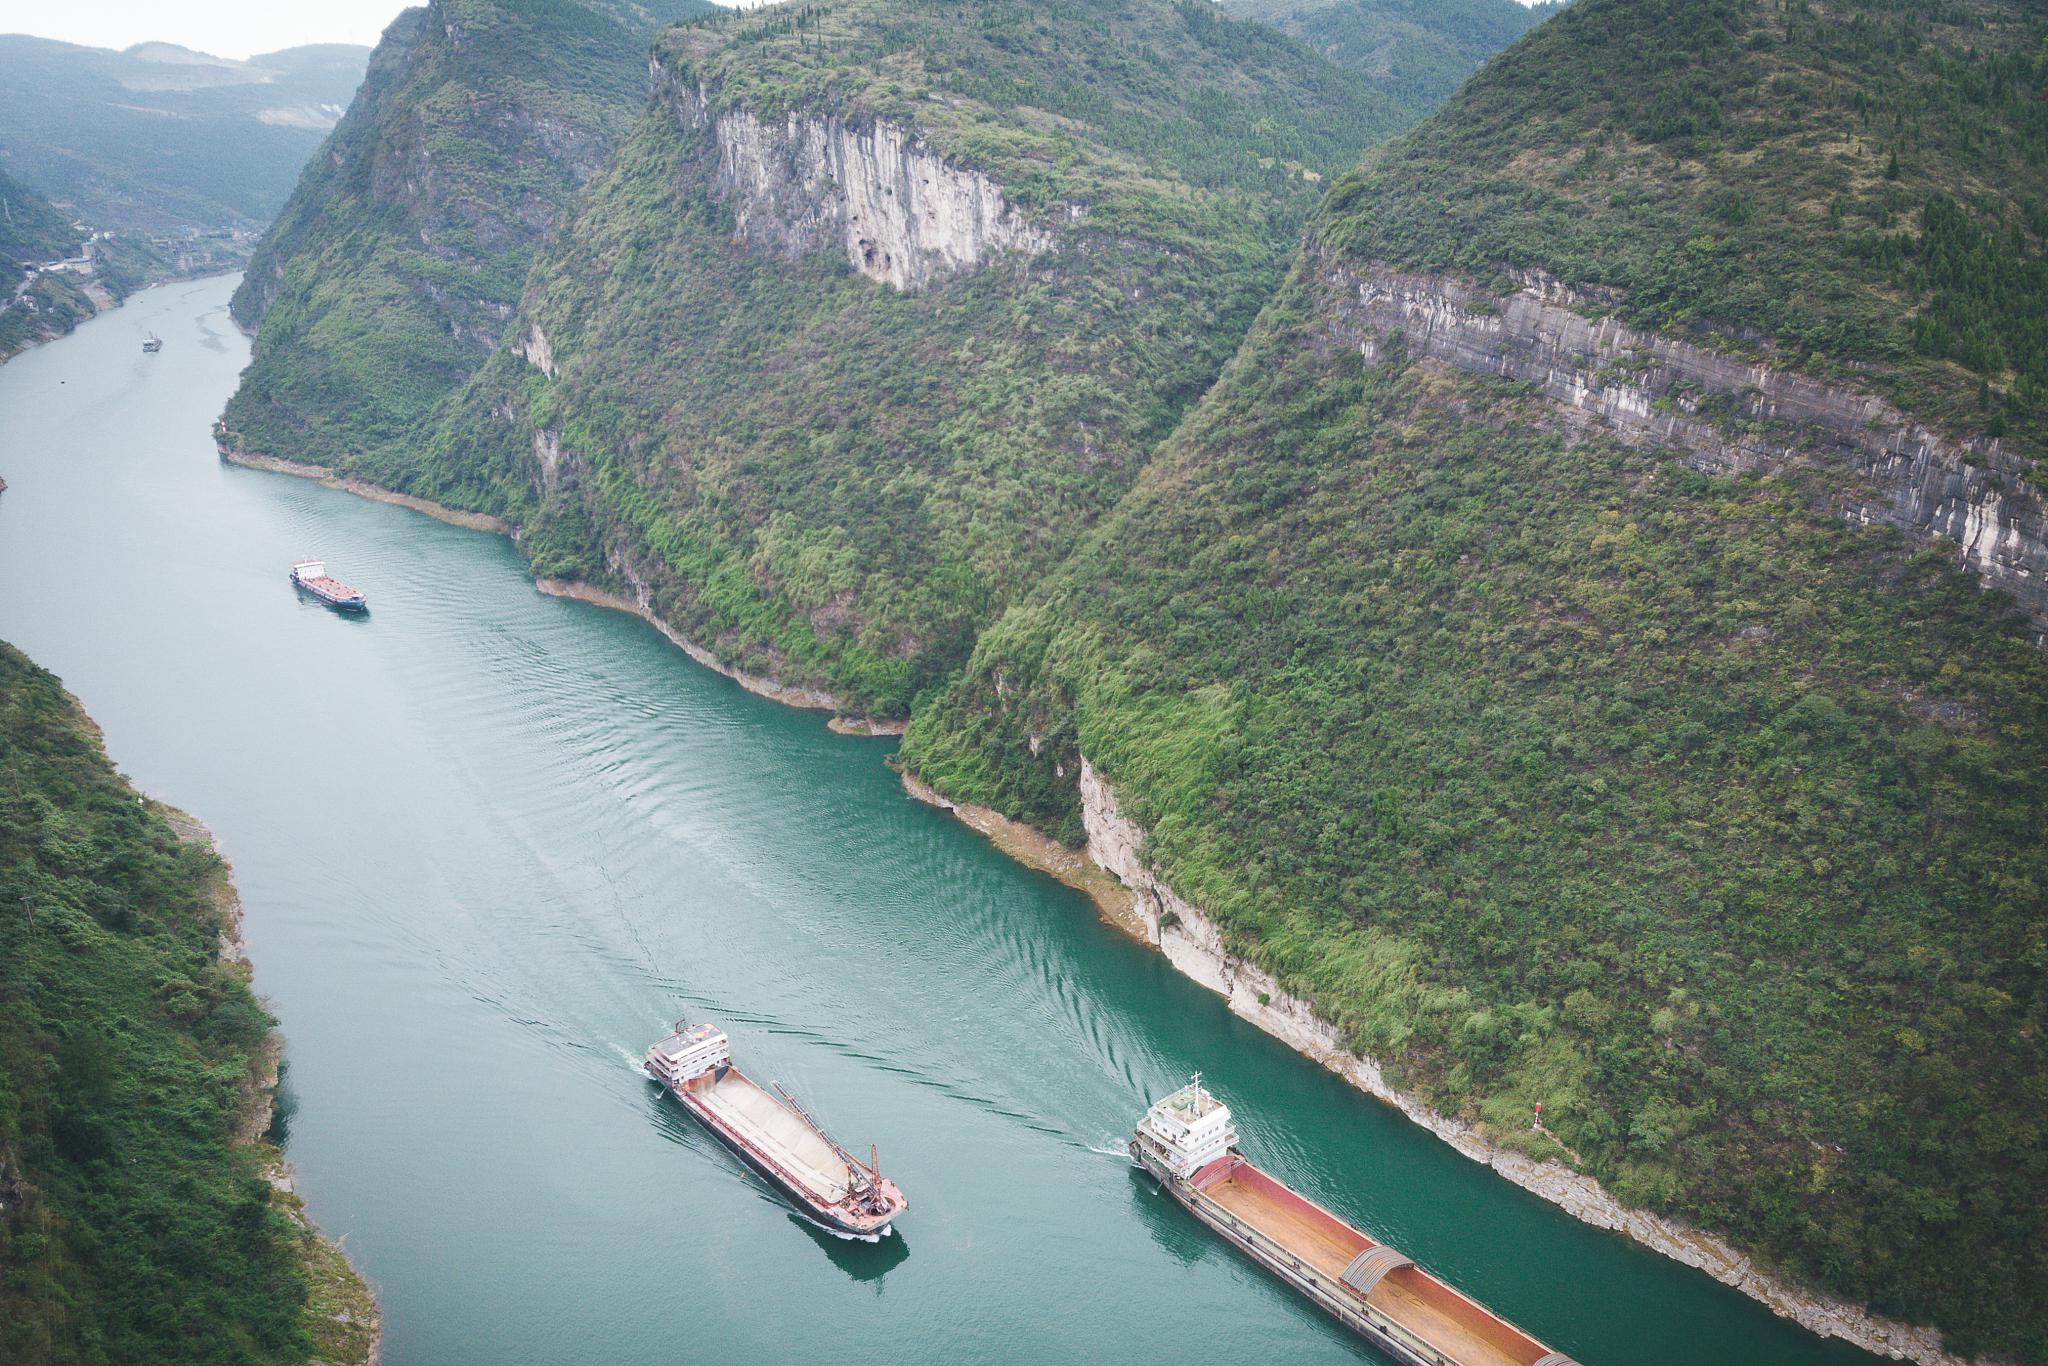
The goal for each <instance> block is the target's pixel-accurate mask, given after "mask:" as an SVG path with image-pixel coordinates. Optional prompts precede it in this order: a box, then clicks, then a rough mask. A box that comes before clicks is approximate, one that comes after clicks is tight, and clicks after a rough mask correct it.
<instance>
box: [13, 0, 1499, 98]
mask: <svg viewBox="0 0 2048 1366" xmlns="http://www.w3.org/2000/svg"><path fill="white" fill-rule="evenodd" d="M408 3H419V0H0V33H33V34H35V35H36V36H37V37H40V38H61V39H63V40H64V41H65V42H67V43H85V44H87V45H89V46H92V47H113V48H122V47H128V46H131V45H132V44H135V43H143V42H151V41H162V42H169V43H181V44H183V45H184V46H186V47H190V48H197V49H199V50H200V51H201V52H211V53H213V54H214V55H215V56H217V57H247V56H250V55H251V54H253V53H257V52H275V51H277V50H278V49H279V48H281V47H296V46H298V45H299V44H300V43H361V44H362V45H363V46H365V47H369V46H371V45H373V44H374V43H376V41H377V35H378V34H380V33H382V32H383V31H384V26H385V25H386V24H388V23H390V22H391V20H392V16H394V15H396V14H397V13H398V12H399V11H400V10H402V9H404V8H405V7H406V5H407V4H408ZM725 3H727V4H731V3H734V0H725ZM1523 3H1524V4H1527V3H1529V0H1523ZM4 79H5V73H0V80H4Z"/></svg>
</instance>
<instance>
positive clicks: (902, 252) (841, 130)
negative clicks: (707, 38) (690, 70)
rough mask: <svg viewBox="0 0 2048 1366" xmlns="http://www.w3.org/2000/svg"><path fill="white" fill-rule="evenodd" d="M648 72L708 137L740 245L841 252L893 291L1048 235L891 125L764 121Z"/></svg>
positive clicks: (721, 198)
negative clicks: (715, 151)
mask: <svg viewBox="0 0 2048 1366" xmlns="http://www.w3.org/2000/svg"><path fill="white" fill-rule="evenodd" d="M653 74H654V82H655V89H656V92H657V94H658V95H660V96H662V97H664V98H666V100H667V101H668V103H669V104H670V106H671V107H672V108H673V109H674V110H675V113H676V117H677V119H678V120H679V121H680V122H681V123H682V124H683V126H685V127H687V128H689V129H691V130H693V131H697V132H702V133H708V134H709V136H710V138H711V139H712V141H713V142H714V143H715V144H716V147H717V157H718V168H717V171H716V174H715V176H714V177H713V179H712V182H711V184H712V188H711V194H712V197H713V199H715V200H716V201H717V202H719V203H721V204H723V205H724V206H725V207H726V209H727V210H728V211H729V212H730V213H731V214H732V217H733V223H734V235H735V236H736V237H737V238H738V239H739V240H740V241H742V242H745V243H746V244H747V245H749V246H750V247H753V248H755V249H757V250H763V251H772V252H780V253H782V254H784V255H789V256H794V255H796V254H798V253H800V252H806V251H830V250H839V251H843V252H844V253H845V255H846V260H847V264H849V265H851V266H852V267H853V268H854V269H855V270H857V271H859V272H860V273H861V274H863V275H865V276H867V277H868V278H869V279H871V280H875V281H879V282H881V283H884V284H888V285H892V286H894V287H895V288H897V289H899V290H904V289H916V288H920V287H922V286H924V285H928V284H930V283H931V282H932V281H933V280H935V279H939V278H942V277H944V276H948V275H957V274H960V273H962V272H965V271H970V270H973V269H975V268H976V267H978V266H979V265H981V264H982V262H983V261H984V260H986V259H987V258H988V257H989V256H990V255H992V254H993V253H995V252H998V251H1015V252H1019V253H1022V254H1024V255H1027V256H1029V255H1036V254H1038V253H1040V252H1044V251H1050V250H1051V249H1052V247H1053V241H1054V239H1053V235H1052V233H1051V232H1050V231H1048V230H1046V229H1044V228H1042V227H1037V226H1034V225H1032V224H1031V223H1029V222H1027V221H1025V219H1024V217H1023V215H1021V214H1020V213H1019V212H1018V211H1017V210H1016V208H1015V207H1013V206H1012V205H1010V204H1008V203H1007V202H1006V201H1005V200H1004V198H1003V188H1002V186H1000V185H998V184H996V183H995V182H994V181H993V180H991V179H990V178H989V177H988V176H986V175H984V174H983V173H982V172H980V171H978V170H975V169H973V168H972V167H966V166H958V165H954V164H951V163H949V162H948V161H947V160H946V159H945V158H944V157H942V156H940V155H939V154H938V153H936V152H934V151H933V150H932V149H931V148H930V147H929V146H927V145H926V143H925V141H924V139H922V138H921V137H919V136H918V135H917V134H916V133H914V132H912V131H910V130H908V129H906V128H904V127H903V126H902V125H901V124H899V123H895V122H892V121H890V120H887V119H879V118H869V119H867V120H865V121H863V122H854V121H850V120H849V119H848V118H847V117H846V116H845V115H843V114H840V113H837V112H830V111H824V110H819V111H809V112H806V111H799V110H796V109H791V110H788V111H786V112H785V113H784V114H783V115H782V117H780V118H779V119H767V120H764V119H762V118H761V117H760V116H759V115H757V114H755V113H754V112H753V111H752V110H750V109H747V108H744V107H737V106H735V107H729V108H719V107H718V105H717V104H716V103H715V101H714V99H713V97H712V96H711V95H710V94H709V93H708V92H707V91H706V90H705V89H704V87H703V86H701V85H698V86H695V87H689V86H684V85H683V84H682V83H680V82H678V81H677V80H675V79H674V78H673V77H671V76H670V75H669V74H668V73H667V72H666V71H665V70H664V69H663V68H662V66H661V64H660V62H659V61H656V62H655V63H653Z"/></svg>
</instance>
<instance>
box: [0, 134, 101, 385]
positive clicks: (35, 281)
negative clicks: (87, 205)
mask: <svg viewBox="0 0 2048 1366" xmlns="http://www.w3.org/2000/svg"><path fill="white" fill-rule="evenodd" d="M84 237H85V235H84V234H83V233H81V232H79V231H78V230H77V229H75V228H73V227H72V226H71V220H70V219H69V218H67V217H66V216H65V215H64V214H63V213H61V212H59V211H58V210H57V209H56V208H55V207H53V206H52V205H51V203H50V201H49V200H47V199H45V198H43V196H41V195H39V194H37V193H36V192H35V191H34V190H32V189H30V188H29V187H28V186H26V185H24V184H22V183H21V182H20V181H18V180H14V179H11V178H9V177H8V176H7V175H6V174H5V173H0V291H4V292H0V361H4V360H6V359H7V358H8V357H9V356H12V355H14V354H15V353H16V352H18V351H20V350H22V349H23V348H24V347H27V346H31V345H34V344H35V343H36V342H39V341H41V340H43V339H44V338H46V337H52V336H56V335H58V334H60V333H63V332H68V331H70V330H71V329H72V328H73V327H75V326H77V325H78V323H79V322H80V321H81V320H83V319H85V318H89V317H91V316H92V312H93V308H92V301H91V300H90V299H88V298H86V297H85V293H84V291H83V290H81V289H80V288H79V286H78V282H77V281H76V280H75V279H73V278H72V277H70V276H68V275H65V274H62V273H60V272H50V271H41V270H37V269H35V267H36V266H37V265H39V264H41V263H43V262H47V261H55V260H62V259H63V258H65V257H67V256H72V255H75V254H76V253H77V252H78V251H80V250H81V248H82V246H83V243H84Z"/></svg>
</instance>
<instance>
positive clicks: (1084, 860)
mask: <svg viewBox="0 0 2048 1366" xmlns="http://www.w3.org/2000/svg"><path fill="white" fill-rule="evenodd" d="M902 778H903V786H904V789H905V790H906V791H907V792H909V794H910V795H911V796H912V797H914V798H916V799H917V800H918V801H921V802H926V803H928V804H930V805H932V806H936V807H939V808H941V809H943V810H946V811H950V812H952V813H953V815H954V816H956V817H957V818H959V819H960V820H961V821H962V822H963V823H965V824H966V825H967V826H969V827H970V828H971V829H974V830H976V831H978V832H979V833H981V834H983V835H985V836H987V837H988V839H989V840H990V841H991V842H992V843H994V844H995V846H996V847H997V848H998V849H1000V850H1002V851H1003V853H1005V854H1007V855H1009V856H1010V857H1011V858H1013V859H1016V860H1017V861H1018V862H1020V863H1023V864H1025V865H1026V866H1027V867H1031V868H1035V869H1037V870H1038V871H1040V872H1043V873H1046V874H1049V875H1050V876H1052V877H1053V878H1055V879H1057V880H1058V881H1060V882H1063V883H1065V884H1066V885H1067V886H1069V887H1072V888H1074V889H1075V890H1077V891H1080V892H1082V893H1085V894H1086V895H1087V896H1088V897H1089V898H1090V899H1091V900H1092V901H1094V902H1095V904H1096V906H1097V907H1098V908H1099V909H1100V910H1101V912H1102V915H1103V918H1104V919H1105V920H1107V921H1109V922H1110V923H1111V924H1113V925H1115V926H1116V927H1117V928H1118V929H1120V930H1123V931H1124V932H1125V933H1127V934H1132V935H1133V936H1135V937H1137V938H1139V939H1141V940H1143V941H1144V942H1145V943H1148V944H1150V945H1151V946H1152V947H1154V948H1155V949H1157V950H1159V952H1160V953H1161V954H1162V955H1164V957H1165V958H1166V960H1167V961H1168V962H1169V963H1171V964H1172V965H1173V967H1174V968H1175V970H1177V971H1178V972H1180V973H1181V974H1182V975H1184V976H1186V977H1188V978H1190V979H1191V980H1193V981H1195V982H1197V983H1199V984H1201V985H1202V986H1204V987H1206V988H1208V989H1209V990H1210V991H1213V992H1215V993H1216V994H1217V995H1219V996H1222V997H1223V998H1224V1000H1225V1001H1227V1002H1228V1003H1229V1005H1230V1010H1231V1013H1232V1014H1234V1015H1236V1016H1238V1017H1239V1018H1240V1019H1243V1020H1245V1021H1246V1022H1248V1023H1250V1024H1253V1025H1256V1026H1257V1027H1258V1028H1259V1029H1261V1030H1263V1031H1264V1032H1266V1033H1267V1034H1270V1035H1272V1036H1273V1037H1274V1038H1276V1039H1279V1040H1280V1041H1281V1042H1282V1043H1285V1044H1286V1045H1287V1046H1288V1047H1290V1048H1292V1049H1294V1050H1295V1051H1296V1052H1297V1053H1300V1054H1301V1055H1302V1056H1304V1057H1306V1058H1310V1059H1312V1060H1313V1061H1315V1062H1316V1063H1317V1064H1319V1065H1321V1066H1322V1067H1325V1068H1327V1069H1328V1070H1330V1071H1331V1072H1334V1073H1336V1074H1337V1075H1338V1076H1340V1077H1342V1078H1344V1080H1346V1081H1347V1082H1349V1083H1350V1084H1351V1085H1353V1086H1355V1087H1357V1088H1358V1089H1359V1090H1361V1091H1364V1092H1365V1093H1367V1094H1368V1095H1371V1096H1373V1097H1374V1098H1375V1099H1378V1100H1381V1101H1384V1102H1386V1103H1387V1104H1389V1105H1391V1106H1393V1107H1394V1108H1395V1109H1397V1110H1399V1111H1400V1112H1401V1113H1402V1114H1403V1115H1405V1116H1406V1117H1407V1118H1408V1119H1409V1120H1411V1121H1413V1122H1414V1123H1415V1124H1417V1125H1420V1126H1421V1127H1422V1128H1424V1129H1427V1130H1428V1131H1429V1132H1430V1133H1431V1134H1434V1135H1435V1136H1436V1137H1437V1138H1439V1139H1441V1140H1443V1141H1444V1142H1445V1143H1447V1144H1449V1145H1450V1146H1451V1147H1453V1148H1455V1149H1457V1151H1458V1152H1460V1153H1462V1154H1463V1155H1464V1156H1466V1157H1468V1158H1471V1159H1472V1160H1473V1161H1474V1162H1478V1163H1481V1164H1482V1165H1484V1166H1486V1167H1489V1168H1491V1169H1492V1170H1493V1171H1494V1172H1495V1173H1497V1174H1498V1175H1500V1176H1501V1177H1503V1178H1505V1179H1506V1180H1508V1181H1511V1182H1513V1183H1514V1184H1515V1185H1517V1186H1520V1187H1521V1188H1522V1189H1524V1190H1526V1191H1529V1192H1530V1193H1531V1194H1533V1195H1536V1196H1539V1197H1541V1198H1542V1199H1544V1200H1547V1201H1549V1202H1550V1203H1551V1204H1553V1205H1556V1206H1557V1207H1558V1208H1559V1209H1562V1210H1563V1211H1564V1212H1565V1213H1567V1214H1569V1215H1571V1216H1572V1217H1573V1218H1574V1219H1578V1220H1580V1221H1582V1222H1584V1223H1588V1224H1592V1225H1594V1226H1595V1227H1598V1228H1604V1229H1609V1230H1612V1231H1614V1232H1616V1233H1621V1234H1623V1235H1625V1236H1627V1237H1628V1238H1629V1239H1630V1240H1631V1241H1633V1242H1636V1243H1639V1244H1641V1245H1642V1246H1644V1247H1646V1248H1649V1249H1650V1250H1652V1251H1654V1252H1659V1253H1662V1254H1663V1255H1664V1256H1666V1257H1670V1258H1672V1259H1673V1260H1675V1261H1678V1262H1682V1263H1684V1264H1685V1265H1687V1266H1690V1267H1694V1268H1696V1269H1698V1270H1700V1271H1704V1272H1706V1273H1707V1274H1708V1275H1709V1276H1712V1277H1713V1278H1714V1279H1715V1280H1717V1281H1719V1282H1721V1283H1722V1284H1723V1285H1726V1286H1729V1287H1731V1288H1733V1289H1735V1290H1739V1291H1741V1292H1742V1293H1743V1294H1745V1295H1747V1296H1749V1297H1750V1298H1751V1299H1753V1300H1756V1301H1757V1302H1758V1303H1760V1304H1763V1305H1765V1306H1766V1307H1768V1308H1769V1309H1770V1310H1771V1312H1773V1313H1775V1314H1777V1315H1779V1316H1780V1317H1782V1318H1787V1319H1790V1320H1792V1321H1793V1322H1795V1323H1797V1324H1799V1325H1800V1326H1801V1327H1803V1328H1805V1329H1807V1330H1808V1331H1810V1332H1813V1333H1817V1334H1819V1335H1820V1336H1822V1337H1833V1338H1840V1339H1842V1340H1843V1341H1845V1342H1850V1343H1853V1344H1855V1345H1856V1346H1858V1347H1861V1348H1863V1349H1864V1350H1865V1351H1868V1352H1873V1353H1875V1354H1877V1355H1879V1356H1884V1357H1890V1358H1892V1359H1893V1360H1902V1361H1913V1362H1917V1363H1919V1366H1972V1363H1971V1362H1970V1361H1969V1360H1968V1359H1966V1358H1963V1357H1959V1356H1956V1355H1955V1354H1954V1353H1952V1352H1949V1351H1948V1350H1947V1349H1946V1348H1945V1347H1944V1346H1943V1345H1942V1336H1941V1333H1940V1331H1939V1330H1937V1329H1934V1328H1929V1327H1925V1326H1921V1325H1917V1324H1909V1323H1901V1322H1899V1321H1897V1320H1893V1319H1887V1318H1884V1317H1882V1316H1880V1315H1877V1314H1874V1313H1871V1312H1870V1311H1869V1310H1867V1309H1865V1308H1863V1307H1862V1306H1860V1305H1855V1304H1851V1303H1849V1302H1848V1301H1846V1300H1841V1299H1837V1298H1835V1297H1833V1296H1830V1295H1827V1294H1824V1293H1821V1292H1818V1291H1812V1290H1807V1289H1804V1288H1802V1287H1800V1286H1797V1285H1793V1284H1790V1283H1788V1282H1786V1281H1782V1280H1779V1279H1776V1278H1775V1277H1773V1276H1771V1275H1770V1274H1769V1273H1767V1272H1765V1271H1763V1270H1762V1269H1760V1268H1759V1267H1757V1265H1756V1264H1755V1263H1754V1262H1752V1261H1751V1260H1750V1258H1749V1257H1748V1256H1747V1255H1746V1254H1744V1253H1743V1252H1741V1251H1739V1250H1738V1249H1736V1248H1734V1247H1732V1246H1730V1245H1729V1244H1728V1243H1727V1242H1725V1241H1724V1240H1722V1239H1720V1238H1718V1237H1716V1236H1714V1235H1713V1234H1711V1233H1708V1232H1706V1231H1704V1230H1702V1229H1697V1228H1693V1227H1691V1226H1690V1225H1687V1224H1684V1223H1681V1222H1679V1221H1677V1220H1674V1219H1666V1218H1664V1217H1662V1216H1660V1215H1657V1214H1653V1213H1651V1212H1650V1211H1648V1210H1642V1209H1637V1208H1634V1207H1632V1206H1630V1205H1627V1204H1624V1203H1622V1202H1621V1201H1619V1200H1617V1199H1615V1198H1614V1196H1612V1195H1611V1194H1609V1193H1608V1192H1607V1190H1606V1189H1605V1188H1604V1187H1602V1186H1601V1184H1600V1183H1599V1182H1598V1181H1597V1180H1595V1179H1594V1178H1593V1177H1591V1176H1588V1175H1586V1174H1585V1173H1584V1172H1581V1171H1577V1170H1575V1169H1574V1168H1572V1167H1570V1166H1567V1165H1565V1164H1564V1163H1562V1162H1556V1161H1547V1160H1543V1159H1539V1158H1536V1157H1532V1156H1531V1155H1529V1154H1528V1153H1524V1152H1520V1151H1517V1150H1515V1149H1511V1148H1504V1147H1502V1146H1500V1145H1499V1144H1497V1143H1495V1142H1494V1141H1493V1140H1492V1139H1491V1138H1490V1137H1488V1135H1487V1134H1486V1133H1485V1132H1484V1131H1483V1130H1482V1129H1481V1128H1480V1127H1479V1126H1477V1125H1473V1124H1468V1123H1466V1122H1465V1121H1463V1120H1459V1119H1453V1118H1451V1117H1450V1116H1448V1115H1444V1114H1440V1113H1438V1112H1437V1111H1435V1110H1433V1109H1431V1108H1430V1107H1429V1106H1428V1105H1427V1104H1426V1103H1425V1102H1423V1101H1422V1100H1421V1099H1419V1098H1418V1097H1416V1096H1414V1095H1412V1094H1410V1093H1408V1092H1404V1091H1399V1090H1396V1089H1395V1088H1394V1087H1392V1086H1391V1085H1389V1084H1388V1083H1387V1080H1386V1076H1385V1073H1384V1072H1383V1071H1382V1069H1381V1068H1380V1065H1379V1064H1378V1063H1377V1062H1376V1061H1374V1060H1373V1059H1372V1058H1369V1057H1363V1056H1360V1055H1358V1054H1356V1053H1353V1052H1352V1051H1351V1050H1350V1049H1349V1048H1347V1047H1346V1046H1345V1045H1344V1042H1343V1040H1342V1039H1341V1038H1340V1037H1339V1035H1338V1033H1337V1030H1336V1028H1335V1027H1334V1026H1332V1025H1331V1024H1329V1023H1328V1022H1327V1021H1325V1020H1323V1019H1321V1018H1320V1017H1319V1016H1318V1015H1317V1014H1316V1011H1315V1007H1314V1006H1313V1005H1311V1004H1310V1003H1309V1002H1308V1001H1306V1000H1303V999H1302V998H1300V997H1298V996H1294V995H1292V994H1290V993H1289V992H1287V991H1285V990H1283V989H1282V987H1281V986H1280V983H1279V981H1278V979H1276V978H1274V977H1273V976H1272V975H1271V974H1270V973H1268V972H1266V971H1265V970H1264V969H1262V968H1260V967H1258V966H1257V965H1255V964H1253V963H1251V962H1249V961H1247V960H1245V959H1243V958H1239V957H1237V956H1235V955H1233V954H1232V953H1230V952H1229V950H1228V949H1227V948H1226V947H1225V942H1224V936H1223V931H1222V928H1221V927H1220V926H1219V925H1217V924H1216V923H1215V922H1214V921H1213V920H1211V919H1210V918H1209V917H1208V916H1206V915H1204V914H1203V913H1202V912H1201V910H1200V909H1198V908H1197V907H1195V906H1192V905H1190V904H1189V903H1188V902H1186V901H1184V900H1182V899H1181V898H1180V897H1179V896H1177V895H1175V893H1174V892H1173V890H1172V889H1171V888H1170V887H1168V886H1167V885H1166V883H1165V881H1164V880H1163V879H1162V878H1160V877H1159V875H1158V874H1157V872H1156V871H1155V870H1154V869H1153V868H1152V867H1151V866H1150V865H1148V864H1146V863H1145V862H1144V860H1143V859H1142V857H1141V856H1140V851H1141V850H1142V849H1143V848H1144V842H1145V832H1144V831H1143V829H1142V828H1140V827H1139V826H1138V825H1137V824H1136V823H1135V822H1133V821H1132V820H1130V819H1129V818H1128V817H1126V816H1125V815H1124V814H1123V811H1122V809H1121V807H1120V806H1119V804H1118V802H1117V799H1116V793H1115V790H1114V789H1113V788H1112V787H1111V786H1110V785H1109V783H1108V782H1107V781H1106V780H1104V779H1103V777H1102V775H1101V774H1100V773H1099V772H1097V771H1096V769H1095V767H1094V766H1093V765H1092V764H1090V763H1089V762H1088V760H1087V759H1086V757H1085V756H1084V757H1083V758H1082V760H1081V772H1080V775H1079V781H1080V792H1081V820H1082V827H1083V829H1084V830H1085V831H1086V832H1087V843H1086V845H1084V846H1083V847H1082V848H1081V849H1078V850H1075V849H1069V848H1067V847H1066V846H1064V845H1062V844H1060V843H1059V842H1058V841H1057V840H1054V839H1052V838H1050V837H1049V836H1047V835H1045V834H1044V833H1042V832H1040V831H1038V830H1036V829H1034V828H1033V827H1031V826H1029V825H1025V824H1024V823H1022V822H1020V821H1014V820H1011V819H1010V818H1009V817H1007V816H1005V815H1003V814H1002V813H1001V812H999V811H995V810H992V809H990V808H988V807H983V806H976V805H974V804H972V803H963V802H955V801H952V800H950V799H949V798H947V797H946V796H944V795H943V794H941V793H939V792H938V791H936V790H934V789H933V788H932V787H931V786H929V785H928V784H926V783H924V782H921V781H919V780H918V779H917V778H916V777H915V776H913V775H912V774H910V773H908V772H904V773H903V774H902ZM1978 1366H1983V1364H1982V1363H1978Z"/></svg>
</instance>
